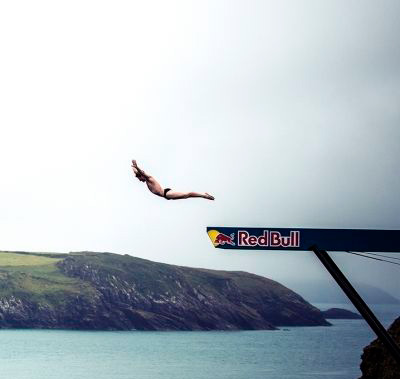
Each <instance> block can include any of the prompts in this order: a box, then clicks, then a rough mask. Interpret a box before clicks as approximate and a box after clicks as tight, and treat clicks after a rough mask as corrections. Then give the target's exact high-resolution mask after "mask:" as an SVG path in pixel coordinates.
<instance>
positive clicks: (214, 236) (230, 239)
mask: <svg viewBox="0 0 400 379" xmlns="http://www.w3.org/2000/svg"><path fill="white" fill-rule="evenodd" d="M208 236H209V237H210V239H211V242H212V243H213V245H214V246H215V247H217V246H219V245H225V244H227V245H231V246H235V242H234V238H235V235H234V233H232V234H231V235H230V236H228V235H226V234H224V233H220V232H219V231H218V230H215V229H213V230H209V231H208Z"/></svg>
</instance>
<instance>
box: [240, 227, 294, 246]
mask: <svg viewBox="0 0 400 379" xmlns="http://www.w3.org/2000/svg"><path fill="white" fill-rule="evenodd" d="M237 236H238V238H237V244H238V246H264V247H299V246H300V231H299V230H293V231H291V232H290V234H289V235H288V236H282V235H281V233H280V232H275V231H269V230H264V233H263V234H262V235H261V236H253V235H251V234H250V233H249V232H247V231H246V230H238V232H237Z"/></svg>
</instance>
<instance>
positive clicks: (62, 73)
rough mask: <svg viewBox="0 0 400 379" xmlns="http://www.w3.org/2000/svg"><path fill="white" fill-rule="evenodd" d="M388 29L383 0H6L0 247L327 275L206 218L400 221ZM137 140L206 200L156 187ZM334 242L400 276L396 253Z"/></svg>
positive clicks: (392, 28)
mask: <svg viewBox="0 0 400 379" xmlns="http://www.w3.org/2000/svg"><path fill="white" fill-rule="evenodd" d="M399 35H400V3H399V2H398V1H387V0H383V1H380V2H376V1H369V0H363V1H361V0H359V1H353V0H350V1H349V0H346V1H342V0H336V1H329V0H327V1H323V2H321V1H311V0H309V1H305V0H299V1H289V0H285V1H268V0H265V1H258V0H250V1H249V0H246V1H238V0H232V1H221V0H205V1H188V0H185V1H177V0H172V1H168V2H166V1H89V0H79V1H69V2H54V1H37V2H30V1H13V2H2V3H1V5H0V46H1V50H0V51H1V53H0V54H1V60H0V143H1V149H0V172H1V177H2V185H1V186H0V228H1V229H0V230H1V232H0V250H11V251H15V250H24V251H44V252H50V251H51V252H69V251H82V250H90V251H107V252H114V253H119V254H130V255H133V256H137V257H141V258H145V259H150V260H154V261H158V262H165V263H171V264H177V265H182V266H192V267H206V268H214V269H223V270H243V271H249V272H253V273H256V274H260V275H263V276H267V277H269V278H271V279H274V280H278V281H280V282H281V283H283V284H285V285H288V286H291V285H293V284H294V283H298V282H310V281H313V280H322V281H323V280H327V281H329V280H330V278H329V275H328V274H327V273H326V272H325V269H324V268H323V267H322V266H321V264H320V263H319V262H318V261H317V260H316V258H315V257H314V256H313V255H312V253H310V252H262V251H258V252H240V251H235V252H234V253H227V252H226V251H225V252H224V251H223V250H218V249H214V248H213V247H212V246H211V244H210V242H209V239H208V237H207V234H206V227H207V226H253V227H264V226H266V227H267V226H270V227H308V228H313V227H314V228H372V229H400V216H399V214H400V201H399V193H400V176H399V175H398V163H399V158H400V149H399V141H400V122H399V121H400V106H399V105H400V40H399V38H398V36H399ZM133 158H134V159H136V160H137V162H138V164H139V166H141V167H142V168H143V169H144V170H146V172H148V173H149V174H151V175H152V176H154V177H155V178H156V179H157V180H158V181H160V183H161V185H162V186H164V187H170V188H173V189H175V190H178V191H180V190H182V191H186V190H189V191H207V192H209V193H211V194H212V195H214V196H215V198H216V200H215V201H214V202H212V201H207V200H204V199H189V200H181V201H165V200H164V199H162V198H158V197H156V196H154V195H152V194H151V193H150V192H149V191H148V190H147V189H146V187H145V185H144V184H143V183H141V182H139V181H137V180H136V179H135V178H134V177H133V175H132V172H131V168H130V161H131V159H133ZM332 257H333V258H334V259H335V261H336V262H337V263H338V265H339V266H340V267H341V268H342V269H343V271H344V273H345V274H346V275H348V277H349V279H350V280H351V281H356V282H365V283H368V284H370V285H376V286H378V287H380V288H382V289H385V290H387V291H389V292H390V293H392V294H395V295H396V294H397V293H398V290H399V288H400V279H399V277H400V276H399V270H398V266H395V265H390V264H387V263H383V262H376V261H372V260H367V259H364V258H360V257H355V256H349V255H348V254H344V253H332ZM399 257H400V255H399Z"/></svg>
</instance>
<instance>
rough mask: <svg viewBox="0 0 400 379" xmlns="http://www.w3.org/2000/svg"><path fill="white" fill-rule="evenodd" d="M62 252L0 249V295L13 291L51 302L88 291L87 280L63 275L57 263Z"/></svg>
mask: <svg viewBox="0 0 400 379" xmlns="http://www.w3.org/2000/svg"><path fill="white" fill-rule="evenodd" d="M65 256H67V255H64V254H40V253H33V254H30V253H25V252H0V297H7V296H10V295H12V294H14V295H18V297H21V298H25V299H31V300H36V301H38V302H39V303H42V304H43V303H45V304H46V305H49V306H51V305H55V304H56V303H58V302H59V301H63V300H62V299H65V298H66V297H69V296H71V295H72V296H73V295H77V294H81V295H82V294H83V295H90V293H91V292H92V291H93V289H92V288H91V287H90V286H89V285H88V284H87V283H84V282H82V281H80V280H78V279H73V278H69V277H67V276H65V275H63V274H62V273H61V272H60V270H59V269H58V267H57V266H56V263H57V262H59V261H60V260H62V259H64V257H65ZM60 295H62V296H60Z"/></svg>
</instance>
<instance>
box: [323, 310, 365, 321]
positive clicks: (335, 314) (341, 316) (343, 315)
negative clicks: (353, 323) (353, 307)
mask: <svg viewBox="0 0 400 379" xmlns="http://www.w3.org/2000/svg"><path fill="white" fill-rule="evenodd" d="M322 314H323V316H324V317H325V318H329V319H332V320H333V319H336V320H360V319H362V316H360V315H359V314H358V313H355V312H351V311H349V310H347V309H342V308H330V309H328V310H326V311H322Z"/></svg>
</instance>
